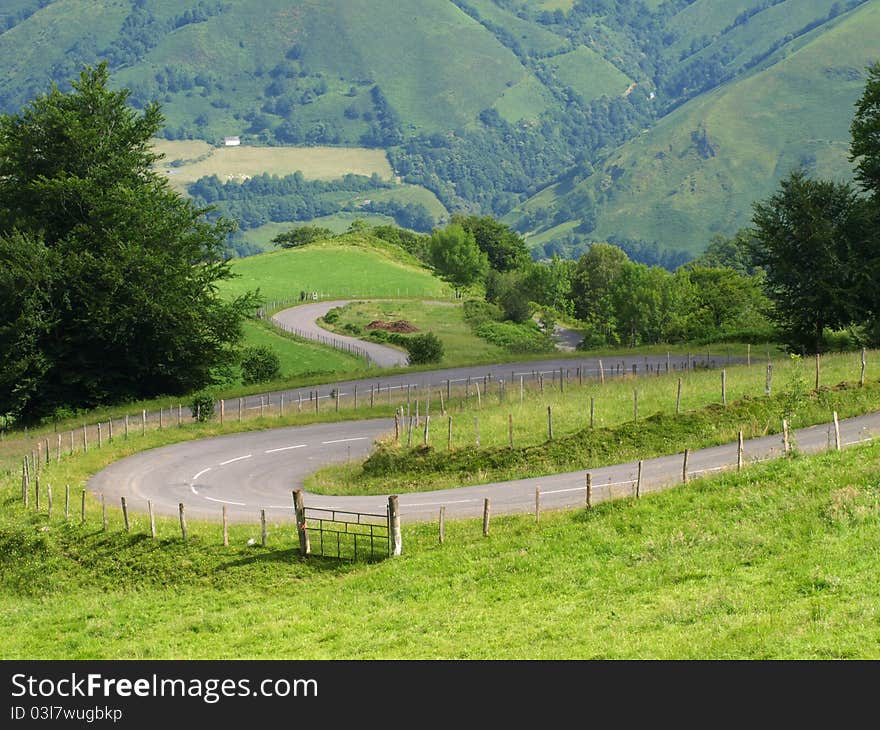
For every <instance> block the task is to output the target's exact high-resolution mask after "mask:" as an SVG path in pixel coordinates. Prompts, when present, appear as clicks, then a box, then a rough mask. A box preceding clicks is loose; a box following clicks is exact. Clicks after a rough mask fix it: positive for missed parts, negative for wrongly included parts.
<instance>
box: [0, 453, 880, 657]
mask: <svg viewBox="0 0 880 730" xmlns="http://www.w3.org/2000/svg"><path fill="white" fill-rule="evenodd" d="M878 461H880V446H878V445H874V444H872V445H867V446H861V447H857V448H851V449H848V450H847V451H845V452H842V453H840V454H827V455H823V456H817V457H810V458H795V459H793V460H789V461H779V462H773V463H769V464H764V465H760V466H756V467H751V468H749V469H747V470H745V471H744V472H742V473H741V474H738V475H737V474H733V473H731V474H726V475H724V476H722V477H720V478H715V479H711V480H699V481H693V482H691V483H690V484H689V485H688V486H687V487H679V488H675V489H672V490H669V491H666V492H663V493H659V494H654V495H649V496H647V497H644V498H642V499H641V500H639V501H638V502H635V501H632V500H625V501H618V502H613V503H603V504H601V505H599V506H597V507H595V508H594V509H593V510H591V511H589V512H586V511H584V510H577V511H572V512H564V513H547V512H545V513H543V514H542V518H541V523H540V525H535V522H534V519H533V518H532V517H529V516H520V517H504V518H494V519H493V521H492V533H491V536H490V537H489V538H482V537H481V536H480V524H479V522H478V521H476V520H467V521H451V522H447V525H446V542H445V543H444V544H443V545H438V544H437V537H436V529H437V527H436V524H433V525H431V524H428V525H421V526H412V525H404V530H403V545H404V554H403V555H402V556H401V557H399V558H394V559H390V560H386V561H384V562H381V563H377V564H371V565H368V564H349V563H341V564H339V563H335V562H332V561H323V560H320V559H311V560H308V561H303V560H302V559H300V558H299V557H297V554H296V553H295V552H294V550H293V545H294V543H295V541H296V536H295V531H294V528H293V526H292V525H285V526H276V525H270V526H269V542H268V546H267V547H266V548H262V547H260V546H259V527H258V526H239V525H233V526H231V528H230V540H231V544H230V547H229V548H223V547H222V546H221V542H220V528H219V526H217V525H204V524H198V523H191V524H190V540H189V543H188V544H186V545H184V544H183V543H182V542H181V540H180V539H179V537H178V535H179V528H178V527H177V525H176V523H175V522H174V521H173V520H165V519H160V520H159V521H158V532H159V539H158V540H156V541H153V540H150V539H149V538H148V537H144V533H145V531H146V530H147V525H146V522H145V519H144V517H143V516H141V515H135V516H134V519H133V533H132V534H130V535H129V534H126V533H125V532H123V531H122V527H121V517H120V515H119V514H118V511H117V510H115V509H111V510H110V531H109V532H107V533H104V532H102V531H101V529H100V507H98V506H97V505H96V504H94V502H91V501H90V503H89V512H88V516H87V522H86V524H85V525H84V526H82V527H80V526H79V525H77V524H75V522H74V521H72V522H71V523H70V524H65V523H64V521H63V519H62V517H61V514H60V509H59V507H58V502H56V512H55V515H54V516H53V518H52V519H51V520H49V519H47V516H46V514H45V507H44V511H43V513H42V514H40V515H36V514H34V512H33V511H30V512H28V513H27V514H25V513H23V512H22V510H21V509H20V508H19V507H18V506H17V505H16V504H15V501H14V499H13V496H12V495H14V492H15V489H14V486H13V487H10V486H7V487H6V488H5V489H4V490H3V494H4V498H3V500H4V504H3V510H2V513H0V565H2V570H0V629H2V631H0V656H2V657H3V658H4V659H7V660H9V659H99V658H107V659H117V658H118V659H121V658H125V659H137V658H148V659H160V658H175V659H197V658H205V659H207V658H224V659H229V658H273V659H317V658H324V659H330V658H332V659H343V658H373V659H379V658H382V659H403V658H443V659H477V658H491V659H500V658H517V659H562V658H571V659H587V658H630V659H633V658H637V659H648V658H665V659H707V658H712V659H770V658H776V659H781V658H785V659H829V658H877V657H878V656H880V628H878V625H877V622H876V620H875V613H876V606H877V604H878V601H880V584H878V583H877V581H876V580H875V574H876V555H877V552H878V550H880V530H878V527H880V493H878V486H877V485H878V483H880V468H878V466H877V465H878ZM75 494H76V496H78V492H76V493H75ZM249 538H256V540H257V545H255V546H253V547H248V546H246V544H245V543H246V542H247V540H248V539H249ZM476 636H479V640H475V637H476Z"/></svg>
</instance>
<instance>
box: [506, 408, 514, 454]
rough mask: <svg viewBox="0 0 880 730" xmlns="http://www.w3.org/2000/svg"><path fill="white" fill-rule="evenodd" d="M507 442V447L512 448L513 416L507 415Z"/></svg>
mask: <svg viewBox="0 0 880 730" xmlns="http://www.w3.org/2000/svg"><path fill="white" fill-rule="evenodd" d="M507 442H508V446H509V447H510V448H511V449H512V448H513V414H512V413H508V414H507Z"/></svg>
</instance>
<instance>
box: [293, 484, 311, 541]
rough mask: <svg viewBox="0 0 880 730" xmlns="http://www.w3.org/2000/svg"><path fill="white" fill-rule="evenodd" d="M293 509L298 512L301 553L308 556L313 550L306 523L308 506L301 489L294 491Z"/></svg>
mask: <svg viewBox="0 0 880 730" xmlns="http://www.w3.org/2000/svg"><path fill="white" fill-rule="evenodd" d="M293 509H294V512H295V513H296V531H297V534H298V535H299V553H300V555H302V556H303V557H306V556H308V555H309V554H310V553H311V552H312V548H311V545H309V528H308V525H306V507H305V503H304V502H303V493H302V490H301V489H295V490H294V491H293Z"/></svg>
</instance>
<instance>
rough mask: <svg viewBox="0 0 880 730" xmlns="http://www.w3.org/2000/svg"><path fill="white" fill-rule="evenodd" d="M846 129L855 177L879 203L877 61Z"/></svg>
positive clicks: (879, 87) (879, 86)
mask: <svg viewBox="0 0 880 730" xmlns="http://www.w3.org/2000/svg"><path fill="white" fill-rule="evenodd" d="M850 133H851V134H852V143H851V144H850V154H851V159H852V161H853V162H855V163H856V179H857V180H858V181H859V182H860V183H861V184H862V186H863V187H864V189H865V190H866V191H867V192H869V193H870V194H871V195H873V196H874V198H875V201H876V202H877V203H878V204H880V63H875V64H874V65H873V66H871V67H870V68H869V69H868V81H867V83H866V84H865V91H864V92H863V93H862V96H861V98H860V99H859V101H858V103H857V104H856V113H855V116H854V117H853V121H852V124H851V126H850Z"/></svg>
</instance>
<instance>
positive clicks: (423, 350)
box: [406, 332, 443, 365]
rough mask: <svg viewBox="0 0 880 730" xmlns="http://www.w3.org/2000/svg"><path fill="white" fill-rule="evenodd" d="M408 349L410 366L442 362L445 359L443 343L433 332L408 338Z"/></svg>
mask: <svg viewBox="0 0 880 730" xmlns="http://www.w3.org/2000/svg"><path fill="white" fill-rule="evenodd" d="M406 349H407V351H408V352H409V362H410V365H421V364H423V363H429V362H440V360H441V359H442V358H443V343H442V342H441V341H440V338H439V337H437V335H435V334H434V333H433V332H426V333H425V334H423V335H414V336H413V337H408V338H407V339H406Z"/></svg>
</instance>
